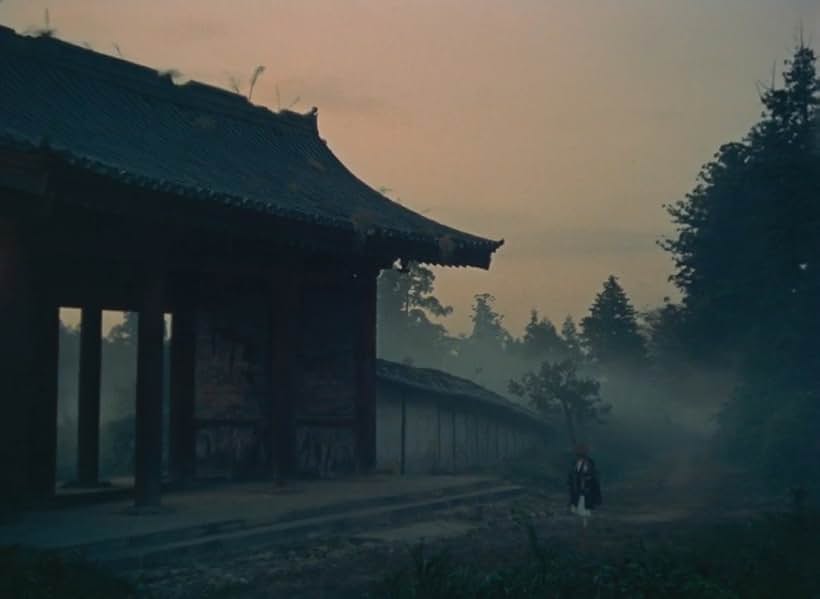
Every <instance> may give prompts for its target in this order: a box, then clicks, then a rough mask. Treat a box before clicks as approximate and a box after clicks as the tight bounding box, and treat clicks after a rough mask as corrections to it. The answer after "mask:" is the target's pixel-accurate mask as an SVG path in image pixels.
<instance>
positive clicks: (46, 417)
mask: <svg viewBox="0 0 820 599" xmlns="http://www.w3.org/2000/svg"><path fill="white" fill-rule="evenodd" d="M41 274H42V273H41ZM38 287H39V289H40V292H41V293H45V294H46V296H44V297H39V298H35V299H34V305H35V310H36V313H35V316H34V322H33V327H32V328H33V329H34V331H35V332H34V334H33V340H32V342H33V344H34V361H33V364H32V371H33V372H34V375H33V380H31V382H30V384H31V386H32V392H33V396H32V398H31V412H30V422H31V424H30V428H29V439H30V441H29V448H30V460H31V461H30V465H29V488H30V490H31V496H32V497H33V498H34V499H48V498H50V497H51V496H53V495H54V489H55V484H56V474H57V396H58V376H59V374H58V360H59V344H60V337H59V334H60V309H59V307H58V306H57V304H56V302H54V301H53V300H52V299H51V297H50V294H48V292H47V291H45V290H44V288H43V287H44V286H38Z"/></svg>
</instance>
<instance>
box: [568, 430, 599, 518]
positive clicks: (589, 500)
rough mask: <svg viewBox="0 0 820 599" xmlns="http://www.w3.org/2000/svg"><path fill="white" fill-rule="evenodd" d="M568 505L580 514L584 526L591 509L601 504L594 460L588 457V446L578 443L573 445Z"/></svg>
mask: <svg viewBox="0 0 820 599" xmlns="http://www.w3.org/2000/svg"><path fill="white" fill-rule="evenodd" d="M568 483H569V505H570V510H571V511H572V513H573V514H577V515H578V516H581V518H582V519H583V525H584V528H586V525H587V519H588V518H589V517H590V516H591V515H592V510H594V509H595V508H597V507H598V506H599V505H601V499H602V498H601V483H600V481H599V480H598V471H597V470H596V468H595V462H594V461H593V460H592V458H591V457H589V448H588V447H587V446H586V445H584V444H582V443H579V444H578V445H576V447H575V460H574V462H573V464H572V468H571V469H570V471H569V477H568Z"/></svg>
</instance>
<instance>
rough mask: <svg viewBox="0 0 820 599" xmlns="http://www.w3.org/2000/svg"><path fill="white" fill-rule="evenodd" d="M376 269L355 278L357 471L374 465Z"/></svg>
mask: <svg viewBox="0 0 820 599" xmlns="http://www.w3.org/2000/svg"><path fill="white" fill-rule="evenodd" d="M377 278H378V269H375V268H373V269H363V270H361V271H359V273H358V276H357V278H356V281H357V285H356V287H357V288H358V296H359V310H358V313H359V314H358V315H359V323H358V325H359V326H358V329H359V339H358V343H357V351H356V362H357V364H358V371H359V377H358V378H359V393H358V394H357V403H356V431H355V435H356V458H357V465H358V468H359V471H360V472H367V471H370V470H372V469H373V468H375V466H376V279H377Z"/></svg>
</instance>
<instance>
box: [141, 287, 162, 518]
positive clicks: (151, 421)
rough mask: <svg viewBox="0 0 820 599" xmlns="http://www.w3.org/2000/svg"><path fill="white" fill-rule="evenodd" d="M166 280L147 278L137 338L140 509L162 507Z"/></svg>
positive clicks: (143, 290)
mask: <svg viewBox="0 0 820 599" xmlns="http://www.w3.org/2000/svg"><path fill="white" fill-rule="evenodd" d="M163 300H164V298H163V278H162V276H161V274H160V273H159V272H155V273H150V274H148V276H147V277H146V278H145V280H144V282H143V288H142V298H141V303H140V311H139V326H138V337H137V427H136V428H137V430H136V447H135V452H136V455H135V469H134V494H135V503H136V505H137V507H154V506H158V505H159V504H160V490H161V485H162V375H163V372H162V370H163V367H162V366H163V365H162V362H163V360H162V358H163V333H164V314H163Z"/></svg>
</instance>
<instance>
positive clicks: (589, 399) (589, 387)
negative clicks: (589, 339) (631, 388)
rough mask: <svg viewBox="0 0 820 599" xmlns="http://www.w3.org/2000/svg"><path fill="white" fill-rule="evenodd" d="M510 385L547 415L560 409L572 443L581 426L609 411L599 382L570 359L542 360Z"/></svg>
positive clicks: (576, 438) (599, 419)
mask: <svg viewBox="0 0 820 599" xmlns="http://www.w3.org/2000/svg"><path fill="white" fill-rule="evenodd" d="M509 389H510V392H511V393H512V394H514V395H517V396H519V397H523V398H526V399H528V400H529V402H530V405H532V407H533V408H535V409H536V410H538V411H539V412H541V413H542V414H544V415H552V414H555V413H556V412H560V413H561V414H562V415H563V416H564V422H565V424H566V427H567V435H568V436H569V440H570V442H571V443H572V444H573V445H575V444H576V443H577V442H578V440H579V438H578V433H579V428H580V427H583V426H585V425H586V424H588V423H590V422H602V421H603V417H604V416H605V415H606V414H608V413H609V411H610V406H609V405H608V404H606V403H604V401H603V400H602V399H601V396H600V385H599V384H598V382H597V381H595V380H593V379H590V378H584V377H581V376H579V375H578V367H577V365H576V364H575V363H573V362H572V361H571V360H564V361H562V362H557V363H550V362H543V363H542V364H541V367H540V368H539V369H538V370H537V371H536V372H528V373H527V374H525V375H524V376H523V377H522V378H521V380H520V381H515V380H512V381H510V383H509Z"/></svg>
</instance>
